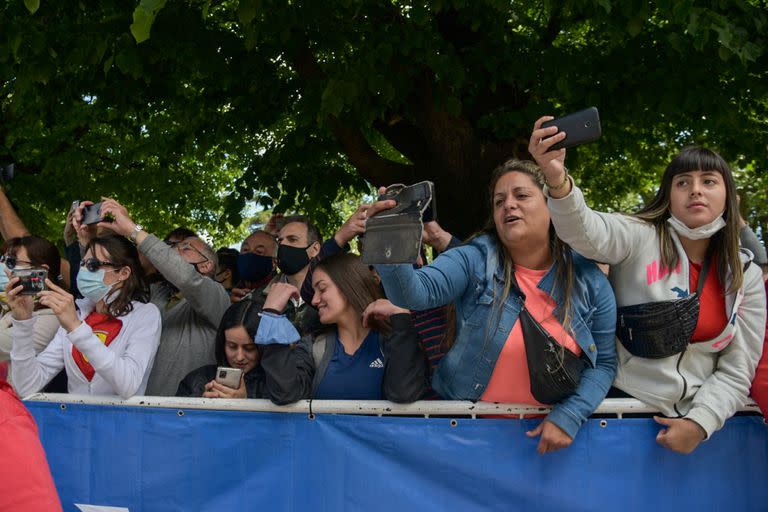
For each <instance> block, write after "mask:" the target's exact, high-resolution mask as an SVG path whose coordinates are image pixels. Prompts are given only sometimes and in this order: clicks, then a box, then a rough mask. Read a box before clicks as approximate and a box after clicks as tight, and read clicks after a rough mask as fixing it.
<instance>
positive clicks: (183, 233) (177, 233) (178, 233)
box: [163, 226, 197, 242]
mask: <svg viewBox="0 0 768 512" xmlns="http://www.w3.org/2000/svg"><path fill="white" fill-rule="evenodd" d="M191 236H194V237H196V236H197V233H195V232H194V231H192V230H191V229H189V228H186V227H184V226H179V227H178V228H175V229H173V230H172V231H171V232H170V233H168V234H167V235H165V238H163V242H170V241H171V239H172V238H176V239H178V240H186V239H187V238H189V237H191Z"/></svg>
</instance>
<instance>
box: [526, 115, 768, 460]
mask: <svg viewBox="0 0 768 512" xmlns="http://www.w3.org/2000/svg"><path fill="white" fill-rule="evenodd" d="M549 119H551V117H542V118H540V119H539V120H538V121H536V123H535V125H534V129H533V133H532V134H531V138H530V143H529V146H528V149H529V151H530V152H531V154H532V155H533V157H534V158H535V159H536V162H537V163H538V164H539V165H540V166H541V168H542V171H543V172H544V176H545V179H546V182H547V184H548V187H547V189H546V193H547V195H548V197H549V200H548V205H549V209H550V212H551V215H552V222H553V223H554V225H555V229H556V230H557V233H558V236H559V237H561V238H562V239H563V240H564V241H566V242H567V243H568V244H570V245H571V246H572V247H573V248H574V249H575V250H577V251H579V252H580V253H582V254H584V255H585V256H587V257H589V258H593V259H595V260H597V261H601V262H605V263H608V264H610V265H611V271H610V279H611V282H612V284H613V288H614V290H615V291H616V300H617V303H618V306H619V309H618V322H617V328H616V330H617V332H616V334H617V337H618V339H619V341H620V343H618V344H617V350H618V356H619V371H618V374H617V377H616V382H615V384H614V385H615V386H616V387H617V388H619V389H621V390H622V391H624V392H626V393H629V394H630V395H632V396H634V397H636V398H638V399H640V400H642V401H644V402H646V403H647V404H649V405H652V406H654V407H658V408H659V410H660V411H661V412H662V413H663V414H664V415H665V416H666V417H657V418H656V421H657V422H658V423H660V424H661V425H663V427H664V428H662V429H661V430H660V431H659V433H658V435H657V437H656V441H657V442H658V443H659V444H661V445H662V446H664V447H666V448H669V449H671V450H674V451H677V452H681V453H690V452H692V451H693V450H694V449H695V448H696V447H697V446H698V445H699V443H701V441H703V440H704V439H707V438H708V437H709V436H710V435H712V433H713V432H715V431H716V430H718V429H719V428H721V427H722V426H723V424H724V423H725V420H727V419H728V418H729V417H731V416H732V415H733V414H734V413H735V412H736V410H737V409H738V408H739V407H741V406H742V405H743V404H744V403H745V402H746V400H747V395H748V393H749V386H750V381H751V380H752V376H753V375H754V372H755V366H756V365H757V361H758V359H759V357H760V352H761V350H762V342H763V335H764V333H765V315H766V310H765V292H764V290H763V283H762V279H761V273H760V269H759V268H758V267H757V266H756V265H753V264H751V263H750V261H751V254H749V253H748V252H745V251H742V250H740V248H739V212H738V209H737V199H736V188H735V185H734V181H733V176H732V174H731V170H730V168H729V167H728V164H727V163H726V162H725V160H723V158H722V157H721V156H720V155H718V154H717V153H715V152H714V151H711V150H708V149H705V148H701V147H689V148H685V149H683V150H682V151H681V152H680V154H679V155H677V156H676V157H675V158H674V159H673V160H672V161H671V162H670V164H669V165H668V166H667V169H666V171H665V172H664V175H663V176H662V178H661V185H660V187H659V189H658V192H657V194H656V197H654V199H653V200H652V201H651V202H650V203H649V204H648V205H646V206H645V207H644V208H642V209H641V210H640V211H639V212H637V213H636V214H634V215H621V214H606V213H600V212H595V211H593V210H591V209H590V208H589V207H588V206H587V204H586V202H585V200H584V196H583V194H582V192H581V190H579V188H578V187H576V186H575V185H574V183H573V180H572V179H571V178H570V177H569V176H568V174H567V171H566V169H565V166H564V163H565V154H566V150H565V149H560V150H554V151H550V150H549V149H550V147H551V146H552V145H553V144H555V143H557V142H559V141H561V140H562V139H564V138H565V136H566V134H565V133H564V132H559V133H558V129H557V127H556V126H551V127H547V128H541V124H542V123H543V122H545V121H547V120H549Z"/></svg>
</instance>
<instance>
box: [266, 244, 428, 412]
mask: <svg viewBox="0 0 768 512" xmlns="http://www.w3.org/2000/svg"><path fill="white" fill-rule="evenodd" d="M312 288H313V290H314V296H313V298H312V306H314V307H315V308H317V310H318V315H319V318H320V323H321V324H323V326H324V328H323V329H321V330H320V331H319V332H316V333H313V334H311V335H308V336H305V338H304V339H303V340H302V346H303V348H305V349H306V350H307V351H309V352H311V353H312V356H313V357H312V360H313V363H314V364H313V368H312V369H311V371H312V374H313V379H312V384H311V390H309V393H308V395H309V397H312V398H317V399H337V400H338V399H344V400H346V399H349V400H352V399H356V400H390V401H393V402H413V401H415V400H418V399H419V398H421V397H422V395H423V394H424V392H425V390H426V359H425V357H424V353H423V352H422V350H421V347H420V345H419V342H418V338H417V333H416V329H415V327H414V325H413V320H412V319H411V314H410V311H408V310H406V309H403V308H399V307H397V306H395V305H393V304H392V303H391V302H390V301H388V300H387V299H385V298H384V294H383V293H382V291H381V287H380V285H379V283H378V281H377V279H376V277H375V276H374V275H373V273H372V272H371V271H370V270H369V269H368V268H367V267H366V266H365V265H364V264H363V263H362V262H361V261H360V258H359V257H358V256H356V255H353V254H337V255H334V256H331V257H329V258H327V259H325V260H323V261H322V262H321V263H319V264H318V265H317V267H316V268H315V270H314V272H313V274H312ZM298 294H299V290H298V289H297V288H296V287H295V286H292V285H290V284H288V283H275V284H273V285H272V288H271V289H270V292H269V295H268V296H267V300H266V302H265V303H264V309H263V312H262V319H261V324H260V328H259V331H260V332H259V333H258V334H257V336H256V343H257V344H260V343H263V344H266V343H280V342H283V343H285V342H292V341H293V342H295V341H298V339H299V334H298V332H297V331H296V330H295V329H286V325H288V326H290V323H289V322H288V320H287V319H286V318H285V316H283V315H282V311H283V308H284V307H285V305H286V304H287V302H288V300H289V298H290V297H292V296H293V297H298Z"/></svg>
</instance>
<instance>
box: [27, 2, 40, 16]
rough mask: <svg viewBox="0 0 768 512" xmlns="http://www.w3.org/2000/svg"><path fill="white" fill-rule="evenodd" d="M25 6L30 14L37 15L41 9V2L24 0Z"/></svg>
mask: <svg viewBox="0 0 768 512" xmlns="http://www.w3.org/2000/svg"><path fill="white" fill-rule="evenodd" d="M24 5H25V6H26V7H27V10H28V11H29V13H30V14H35V13H36V12H37V10H38V9H39V8H40V0H24Z"/></svg>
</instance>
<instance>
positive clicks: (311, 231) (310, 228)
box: [278, 215, 320, 245]
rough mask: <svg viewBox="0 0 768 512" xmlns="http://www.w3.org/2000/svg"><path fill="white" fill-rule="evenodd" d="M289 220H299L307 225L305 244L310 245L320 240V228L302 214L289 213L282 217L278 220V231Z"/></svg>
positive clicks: (288, 222) (289, 221)
mask: <svg viewBox="0 0 768 512" xmlns="http://www.w3.org/2000/svg"><path fill="white" fill-rule="evenodd" d="M291 222H299V223H301V224H304V225H305V226H307V245H312V244H313V243H315V242H320V230H319V229H317V226H315V225H314V224H312V222H310V220H309V219H308V218H307V217H306V216H304V215H290V216H288V217H282V218H281V219H280V220H279V226H278V231H280V230H281V229H283V228H284V227H285V225H286V224H290V223H291Z"/></svg>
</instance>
